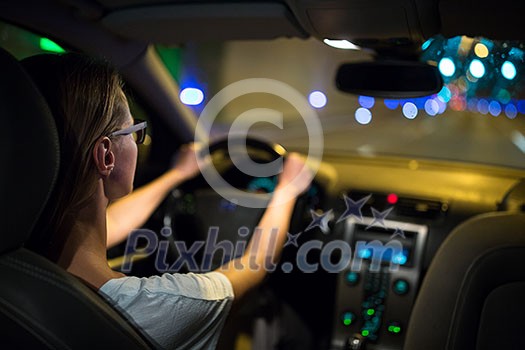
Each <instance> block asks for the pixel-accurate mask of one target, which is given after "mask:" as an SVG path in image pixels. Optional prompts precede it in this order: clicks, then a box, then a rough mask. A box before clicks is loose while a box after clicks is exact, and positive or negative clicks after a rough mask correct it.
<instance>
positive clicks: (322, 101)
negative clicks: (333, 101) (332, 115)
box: [308, 91, 327, 108]
mask: <svg viewBox="0 0 525 350" xmlns="http://www.w3.org/2000/svg"><path fill="white" fill-rule="evenodd" d="M326 101H327V100H326V95H325V94H323V93H322V92H321V91H312V92H311V93H310V95H309V96H308V102H310V105H312V107H314V108H323V107H324V106H326Z"/></svg>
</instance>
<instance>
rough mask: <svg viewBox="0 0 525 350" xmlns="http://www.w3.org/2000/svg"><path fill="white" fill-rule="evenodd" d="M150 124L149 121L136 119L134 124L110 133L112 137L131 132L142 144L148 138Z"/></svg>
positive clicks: (138, 142)
mask: <svg viewBox="0 0 525 350" xmlns="http://www.w3.org/2000/svg"><path fill="white" fill-rule="evenodd" d="M147 126H148V122H145V121H143V120H140V119H135V122H134V123H133V125H132V126H130V127H128V128H125V129H122V130H117V131H115V132H112V133H111V134H109V136H110V137H112V136H121V135H129V134H131V135H132V136H133V140H135V142H136V143H137V144H138V145H140V144H142V143H143V142H144V139H145V138H146V127H147Z"/></svg>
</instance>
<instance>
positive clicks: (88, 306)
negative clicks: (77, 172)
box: [0, 49, 152, 349]
mask: <svg viewBox="0 0 525 350" xmlns="http://www.w3.org/2000/svg"><path fill="white" fill-rule="evenodd" d="M0 75H1V77H2V79H0V118H1V121H2V123H1V125H2V132H3V136H2V137H0V142H1V143H0V164H2V170H1V171H0V198H1V200H2V204H1V205H2V207H1V210H0V218H1V222H2V227H1V228H0V276H1V283H0V348H3V349H5V348H21V349H40V348H49V349H71V348H75V349H95V348H100V347H102V346H103V347H104V348H106V347H107V348H112V347H113V348H126V349H149V348H152V347H151V346H150V345H149V343H148V342H147V340H145V339H143V337H142V335H141V334H140V333H138V332H137V331H136V330H135V329H134V328H133V326H132V325H130V324H128V322H127V321H126V320H125V319H124V318H123V317H122V316H121V315H120V314H119V313H118V312H116V311H115V310H113V309H112V308H111V307H110V306H109V305H108V304H106V302H105V301H104V300H103V299H102V298H101V297H100V296H99V295H98V294H97V293H96V292H94V291H92V290H91V289H89V288H88V287H87V286H85V285H84V284H83V283H81V282H80V281H79V280H77V279H76V278H75V277H73V276H71V275H70V274H68V273H67V272H66V271H64V270H63V269H61V268H60V267H58V266H57V265H55V264H53V263H52V262H50V261H49V260H47V259H45V258H43V257H41V256H38V255H36V254H34V253H33V252H30V251H28V250H26V249H24V248H23V244H24V242H25V241H26V240H27V239H28V237H29V235H30V233H31V232H32V230H33V229H34V226H35V223H36V222H37V219H38V217H39V215H40V213H41V212H42V209H43V207H44V205H45V204H46V202H47V199H48V198H49V194H50V192H51V189H52V187H53V185H54V182H55V179H56V176H57V173H58V168H59V145H58V137H57V132H56V128H55V125H54V121H53V118H52V116H51V114H50V111H49V109H48V107H47V106H46V103H45V101H44V99H43V97H42V96H41V95H40V93H39V92H38V90H37V88H36V87H35V86H34V85H33V83H32V82H31V80H30V78H29V77H28V75H27V74H26V73H25V72H24V70H23V69H22V68H21V66H20V65H19V64H18V62H16V60H15V59H14V58H13V57H11V56H10V55H9V54H7V53H6V52H5V51H3V50H1V49H0Z"/></svg>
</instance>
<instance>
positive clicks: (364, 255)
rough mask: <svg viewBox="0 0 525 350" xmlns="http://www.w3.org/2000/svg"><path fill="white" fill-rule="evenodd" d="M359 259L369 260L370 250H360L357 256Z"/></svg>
mask: <svg viewBox="0 0 525 350" xmlns="http://www.w3.org/2000/svg"><path fill="white" fill-rule="evenodd" d="M357 255H358V256H359V257H360V258H361V259H370V257H371V256H372V249H362V250H360V251H359V253H358V254H357Z"/></svg>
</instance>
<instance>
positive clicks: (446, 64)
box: [438, 57, 456, 77]
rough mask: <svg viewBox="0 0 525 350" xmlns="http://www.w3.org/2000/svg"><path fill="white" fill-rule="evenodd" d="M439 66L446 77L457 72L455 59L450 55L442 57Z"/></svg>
mask: <svg viewBox="0 0 525 350" xmlns="http://www.w3.org/2000/svg"><path fill="white" fill-rule="evenodd" d="M438 68H439V71H440V72H441V74H443V75H444V76H446V77H451V76H453V75H454V73H455V72H456V65H455V64H454V61H452V60H451V59H450V58H448V57H444V58H442V59H441V61H439V65H438Z"/></svg>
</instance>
